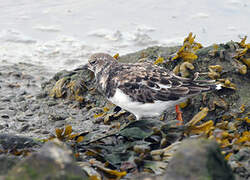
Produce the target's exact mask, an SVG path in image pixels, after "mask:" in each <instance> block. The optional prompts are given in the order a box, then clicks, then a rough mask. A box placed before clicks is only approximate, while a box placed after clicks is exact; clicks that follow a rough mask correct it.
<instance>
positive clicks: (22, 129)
mask: <svg viewBox="0 0 250 180" xmlns="http://www.w3.org/2000/svg"><path fill="white" fill-rule="evenodd" d="M29 127H30V125H29V124H25V125H23V126H22V127H21V128H20V130H19V132H24V131H26V130H28V128H29Z"/></svg>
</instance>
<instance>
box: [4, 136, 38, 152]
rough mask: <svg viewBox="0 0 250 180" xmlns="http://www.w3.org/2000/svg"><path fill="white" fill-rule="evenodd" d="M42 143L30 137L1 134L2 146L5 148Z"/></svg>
mask: <svg viewBox="0 0 250 180" xmlns="http://www.w3.org/2000/svg"><path fill="white" fill-rule="evenodd" d="M41 145H42V143H41V142H39V141H35V140H33V139H31V138H29V137H24V136H16V135H11V134H0V147H2V148H3V149H4V150H11V149H24V148H31V147H40V146H41Z"/></svg>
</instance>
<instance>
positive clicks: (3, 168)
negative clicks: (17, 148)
mask: <svg viewBox="0 0 250 180" xmlns="http://www.w3.org/2000/svg"><path fill="white" fill-rule="evenodd" d="M19 161H20V158H19V157H17V156H12V155H5V154H1V155H0V162H1V163H0V175H5V174H7V172H8V171H9V170H10V169H11V168H12V167H13V166H14V165H16V164H17V163H18V162H19Z"/></svg>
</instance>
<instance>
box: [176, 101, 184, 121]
mask: <svg viewBox="0 0 250 180" xmlns="http://www.w3.org/2000/svg"><path fill="white" fill-rule="evenodd" d="M175 111H176V119H177V120H178V121H179V122H178V123H177V124H176V125H178V126H180V125H183V119H182V112H181V111H180V108H179V105H176V106H175Z"/></svg>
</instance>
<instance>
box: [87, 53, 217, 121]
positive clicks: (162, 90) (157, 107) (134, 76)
mask: <svg viewBox="0 0 250 180" xmlns="http://www.w3.org/2000/svg"><path fill="white" fill-rule="evenodd" d="M88 69H89V70H91V71H93V72H94V74H95V78H96V83H97V88H98V90H99V91H100V92H101V93H103V94H104V95H105V96H106V97H107V99H108V100H109V101H111V102H112V103H113V104H115V105H117V106H120V107H121V108H123V109H125V110H127V111H129V112H130V113H133V114H134V115H135V116H136V119H137V120H138V119H140V118H142V117H154V116H159V115H161V114H162V113H163V112H164V111H165V110H167V109H169V108H170V107H173V106H175V105H177V104H179V103H180V102H183V101H184V100H185V99H187V98H189V97H192V96H194V95H197V94H199V93H202V92H206V91H210V90H214V89H220V88H221V86H220V85H216V84H214V82H212V81H206V80H196V78H194V79H189V78H183V77H179V76H176V75H175V74H174V73H173V72H172V71H169V70H167V69H165V68H162V67H159V66H156V65H154V64H153V63H150V62H142V63H133V64H132V63H119V62H118V61H117V60H116V59H115V58H113V57H112V56H110V55H108V54H105V53H97V54H93V55H92V56H91V57H90V59H89V61H88Z"/></svg>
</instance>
